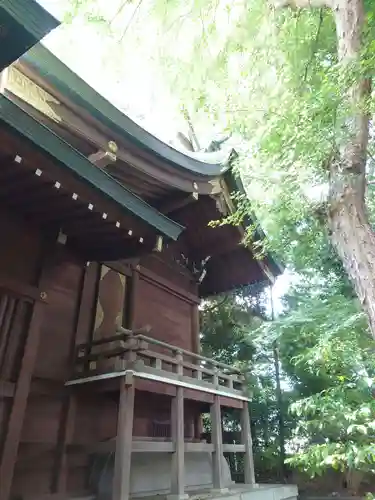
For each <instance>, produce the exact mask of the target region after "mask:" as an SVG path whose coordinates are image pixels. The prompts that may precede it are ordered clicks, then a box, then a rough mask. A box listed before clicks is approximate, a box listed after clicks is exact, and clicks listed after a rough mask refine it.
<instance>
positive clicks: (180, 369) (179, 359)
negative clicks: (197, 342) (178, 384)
mask: <svg viewBox="0 0 375 500" xmlns="http://www.w3.org/2000/svg"><path fill="white" fill-rule="evenodd" d="M183 360H184V357H183V355H182V353H181V352H180V351H177V353H176V361H177V363H178V364H177V365H176V373H177V375H183V374H184V367H183V365H182V362H183Z"/></svg>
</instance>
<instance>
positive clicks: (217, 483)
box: [211, 395, 228, 493]
mask: <svg viewBox="0 0 375 500" xmlns="http://www.w3.org/2000/svg"><path fill="white" fill-rule="evenodd" d="M211 429H212V430H211V433H212V437H211V440H212V444H213V445H214V452H213V455H212V476H213V477H212V479H213V480H212V483H213V487H214V490H215V491H216V492H218V493H227V492H228V488H225V487H224V474H223V460H224V457H223V433H222V428H221V408H220V399H219V396H217V395H215V397H214V403H213V404H212V405H211Z"/></svg>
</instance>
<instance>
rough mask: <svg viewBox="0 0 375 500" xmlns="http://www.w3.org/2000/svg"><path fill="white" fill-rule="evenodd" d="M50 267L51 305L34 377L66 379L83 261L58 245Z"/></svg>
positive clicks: (68, 370) (45, 321)
mask: <svg viewBox="0 0 375 500" xmlns="http://www.w3.org/2000/svg"><path fill="white" fill-rule="evenodd" d="M52 266H53V267H52V269H51V278H50V282H51V286H50V290H49V292H48V307H47V308H46V313H45V318H44V321H43V326H42V331H41V341H40V343H39V349H38V357H37V363H36V366H35V370H34V376H35V377H41V378H48V379H52V380H61V381H64V382H65V381H66V380H67V379H68V378H69V376H70V375H71V371H72V360H71V349H72V342H73V341H74V335H75V329H76V321H77V307H78V303H79V299H80V287H81V283H82V271H83V263H82V262H79V261H76V260H74V259H73V258H72V257H71V256H70V254H69V253H68V252H66V251H65V249H64V248H62V249H59V252H58V253H57V254H56V256H55V260H54V262H53V264H52Z"/></svg>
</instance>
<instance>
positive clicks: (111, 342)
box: [68, 328, 249, 400]
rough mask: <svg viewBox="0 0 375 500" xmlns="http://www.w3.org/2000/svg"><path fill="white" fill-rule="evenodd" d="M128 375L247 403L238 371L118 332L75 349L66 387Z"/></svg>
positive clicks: (136, 334)
mask: <svg viewBox="0 0 375 500" xmlns="http://www.w3.org/2000/svg"><path fill="white" fill-rule="evenodd" d="M126 372H132V373H134V375H136V376H138V377H140V378H145V379H151V380H154V381H159V382H164V383H170V384H173V385H177V386H182V387H185V388H190V389H195V390H201V391H203V392H209V393H212V394H221V395H223V396H228V397H232V398H236V399H242V400H247V399H248V397H249V394H248V392H247V386H246V378H245V376H244V374H243V372H241V371H240V370H239V369H237V368H234V367H233V366H229V365H226V364H224V363H220V362H218V361H215V360H213V359H210V358H207V357H205V356H201V355H200V354H196V353H193V352H191V351H187V350H185V349H180V348H178V347H176V346H173V345H171V344H167V343H166V342H162V341H160V340H157V339H154V338H152V337H150V336H147V335H145V334H144V333H143V332H142V331H134V332H133V331H131V330H126V329H124V328H120V329H119V330H118V331H117V333H116V335H114V336H112V337H107V338H102V339H99V340H93V341H91V342H88V343H85V344H80V345H79V346H77V351H76V357H75V365H74V374H73V379H72V380H70V381H69V383H68V384H69V385H74V384H78V383H83V382H84V381H85V380H87V381H91V380H94V379H95V378H98V379H99V378H110V377H115V376H121V375H124V374H125V373H126Z"/></svg>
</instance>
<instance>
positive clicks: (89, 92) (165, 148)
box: [21, 44, 227, 177]
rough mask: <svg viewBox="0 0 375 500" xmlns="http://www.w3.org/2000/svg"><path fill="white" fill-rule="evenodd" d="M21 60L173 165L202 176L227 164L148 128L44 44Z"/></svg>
mask: <svg viewBox="0 0 375 500" xmlns="http://www.w3.org/2000/svg"><path fill="white" fill-rule="evenodd" d="M21 62H22V63H24V64H26V66H28V67H29V68H30V69H32V70H34V71H36V72H37V73H38V74H39V75H40V76H41V77H42V78H43V79H44V80H45V81H46V83H48V84H49V85H50V86H51V87H52V88H54V89H56V90H57V91H58V92H60V93H61V94H62V95H64V96H66V97H67V98H68V99H69V100H71V101H72V102H73V103H74V104H75V105H77V106H79V107H81V108H82V109H85V110H86V111H87V112H88V113H89V114H90V115H91V116H93V117H94V118H95V119H97V120H98V121H100V123H101V124H103V125H105V126H106V127H107V128H108V129H109V130H112V131H114V132H116V133H117V134H118V135H119V136H120V137H121V136H122V137H124V139H125V140H127V141H131V142H132V143H133V144H135V145H136V146H137V147H139V148H141V149H143V150H146V151H148V152H150V153H151V154H153V155H156V156H158V157H159V158H161V159H162V160H163V161H165V162H167V163H169V164H172V165H173V167H175V168H176V169H178V170H181V171H184V170H185V171H188V172H191V173H194V174H196V175H198V176H201V177H217V176H220V175H221V174H222V173H223V172H224V171H225V169H226V168H227V165H226V164H224V165H223V164H221V163H220V164H217V163H206V162H203V161H200V160H198V159H196V158H194V157H193V156H191V155H187V154H184V153H182V152H181V151H178V150H177V149H174V148H173V147H172V146H170V145H168V144H166V143H164V142H163V141H161V140H160V139H158V138H157V137H155V136H154V135H152V134H151V133H149V132H147V131H146V130H145V129H144V128H142V127H141V126H140V125H138V124H137V123H135V122H134V121H133V120H131V119H130V118H129V117H127V116H126V115H125V114H123V113H122V112H121V111H120V110H119V109H117V108H116V107H115V106H113V105H112V104H111V103H110V102H109V101H107V100H106V99H105V98H104V97H102V96H101V95H100V94H99V93H98V92H96V91H95V90H94V89H93V88H92V87H90V86H89V85H88V84H87V83H86V82H85V81H84V80H82V79H81V78H80V77H79V76H78V75H76V74H75V73H74V72H73V71H72V70H71V69H69V68H68V66H66V65H65V64H64V63H63V62H62V61H60V59H58V58H57V57H56V56H54V55H53V54H52V53H51V52H50V51H49V50H47V49H46V48H45V47H44V46H43V45H41V44H38V45H36V46H35V47H33V48H32V49H31V50H30V51H29V52H27V53H26V54H24V55H23V57H22V58H21ZM93 103H95V104H93Z"/></svg>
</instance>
